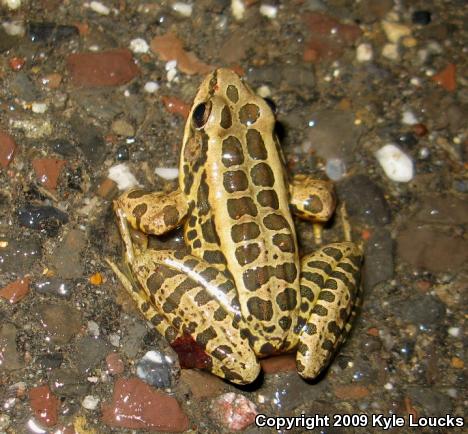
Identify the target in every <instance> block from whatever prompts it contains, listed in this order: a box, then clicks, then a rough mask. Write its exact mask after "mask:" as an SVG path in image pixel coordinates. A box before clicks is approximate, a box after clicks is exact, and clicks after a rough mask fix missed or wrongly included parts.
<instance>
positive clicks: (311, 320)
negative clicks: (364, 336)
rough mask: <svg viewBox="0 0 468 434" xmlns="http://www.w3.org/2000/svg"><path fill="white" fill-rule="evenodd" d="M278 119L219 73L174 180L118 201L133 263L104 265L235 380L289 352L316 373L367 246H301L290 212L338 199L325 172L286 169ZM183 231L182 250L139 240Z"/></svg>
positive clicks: (319, 212)
mask: <svg viewBox="0 0 468 434" xmlns="http://www.w3.org/2000/svg"><path fill="white" fill-rule="evenodd" d="M275 122H276V119H275V114H274V113H273V110H272V108H271V106H270V104H269V103H268V101H266V100H265V99H263V98H262V97H260V96H258V95H257V94H256V93H255V92H254V91H253V90H252V89H251V87H250V86H249V85H248V84H247V83H245V81H244V80H243V79H242V78H241V77H240V76H239V75H238V74H237V73H235V72H233V71H232V70H229V69H224V68H219V69H216V70H214V71H213V72H211V73H210V74H209V75H208V76H207V77H206V78H205V79H204V80H203V82H202V84H201V85H200V87H199V90H198V92H197V94H196V96H195V98H194V102H193V105H192V107H191V109H190V113H189V115H188V118H187V122H186V125H185V130H184V137H183V142H182V147H181V153H180V162H179V175H178V188H177V189H176V190H174V191H172V192H170V193H165V192H162V191H150V190H145V189H142V188H134V189H130V190H128V191H126V192H124V193H123V194H122V195H120V196H119V197H118V198H117V199H116V200H115V201H114V204H113V206H114V210H115V213H116V216H117V221H118V227H119V230H120V233H121V237H122V239H123V243H124V246H125V263H126V267H127V269H128V270H127V272H123V271H122V270H121V269H120V268H118V267H117V266H116V265H115V264H114V263H112V262H111V261H109V264H110V266H111V267H112V269H113V270H114V272H115V273H116V274H117V276H118V277H119V279H120V281H121V282H122V283H123V286H124V287H125V289H126V290H127V291H128V293H129V294H130V295H131V297H132V298H133V300H134V301H135V303H136V305H137V307H138V310H139V311H140V312H141V313H142V314H143V315H144V317H145V318H146V319H147V320H148V321H149V323H151V324H152V325H153V326H154V327H155V328H156V330H157V331H158V332H159V333H160V334H161V335H163V336H164V337H165V338H166V339H167V341H168V342H169V343H170V344H171V343H172V344H173V343H175V342H177V341H178V340H179V339H182V338H184V337H187V336H188V337H190V338H191V339H192V341H193V342H194V343H195V344H196V345H197V346H198V347H199V348H201V349H202V350H203V352H204V355H205V356H206V363H204V368H205V369H207V370H209V371H210V372H212V373H213V374H215V375H217V376H219V377H221V378H223V379H225V380H227V381H229V382H232V383H234V384H240V385H241V384H249V383H252V382H254V381H255V379H256V378H257V377H258V375H259V373H260V371H261V368H260V359H262V358H265V357H268V356H272V355H276V354H281V353H290V352H294V351H295V352H296V368H297V372H298V373H299V375H300V376H302V377H303V378H304V379H306V380H312V379H315V378H317V377H318V376H319V375H320V374H321V373H322V372H323V371H324V370H325V369H326V368H327V366H328V364H329V363H330V360H331V359H332V357H333V355H334V354H335V353H336V351H337V348H338V347H339V346H340V344H341V343H342V342H343V341H344V340H345V338H346V336H347V334H348V331H349V329H350V324H351V319H352V318H353V315H355V312H356V305H357V301H358V300H359V296H360V291H359V275H360V266H361V260H362V248H361V246H360V245H358V244H357V243H353V242H352V241H351V240H350V239H345V240H344V241H341V242H335V243H330V244H326V245H323V246H319V247H318V248H317V249H316V250H315V251H313V252H312V253H309V254H307V255H304V256H302V257H300V255H299V251H298V240H297V235H296V228H295V224H294V221H293V215H294V216H296V218H298V219H301V220H305V221H308V222H311V224H312V225H321V224H324V223H325V222H327V221H328V220H329V219H330V218H331V217H332V215H333V213H334V211H335V208H336V196H335V194H334V189H333V185H332V183H331V182H329V181H326V180H318V179H314V178H312V177H311V176H310V175H295V176H293V177H292V178H290V177H289V176H288V173H287V170H286V164H285V159H284V155H283V152H282V149H281V146H280V143H279V141H278V138H277V135H276V134H275ZM177 228H182V230H183V236H184V244H185V247H184V248H181V249H153V248H149V247H148V244H147V240H145V241H141V237H140V241H139V242H135V241H134V239H133V237H132V231H138V232H139V233H143V234H145V235H148V236H162V235H164V234H167V233H171V231H174V230H176V229H177ZM347 238H350V237H347Z"/></svg>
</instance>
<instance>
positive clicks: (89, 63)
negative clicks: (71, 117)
mask: <svg viewBox="0 0 468 434" xmlns="http://www.w3.org/2000/svg"><path fill="white" fill-rule="evenodd" d="M67 68H68V70H69V72H70V75H71V80H72V83H73V84H74V85H75V86H77V87H87V88H93V87H106V86H121V85H122V84H125V83H128V82H129V81H130V80H132V79H133V78H135V77H136V76H137V75H139V73H140V70H139V68H138V66H136V65H135V63H134V62H133V55H132V52H131V51H130V50H127V49H117V50H110V51H101V52H98V53H75V54H70V55H69V56H68V58H67Z"/></svg>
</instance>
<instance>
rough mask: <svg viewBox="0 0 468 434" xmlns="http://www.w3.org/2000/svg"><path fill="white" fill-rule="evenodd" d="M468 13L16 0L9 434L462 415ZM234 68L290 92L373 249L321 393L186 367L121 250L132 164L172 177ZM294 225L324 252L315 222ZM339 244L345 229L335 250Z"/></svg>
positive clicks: (1, 422) (297, 153)
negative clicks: (115, 266) (148, 318)
mask: <svg viewBox="0 0 468 434" xmlns="http://www.w3.org/2000/svg"><path fill="white" fill-rule="evenodd" d="M466 12H467V6H466V3H465V2H464V1H442V0H439V1H425V2H421V1H392V0H382V1H378V2H375V1H372V0H361V1H359V2H354V1H347V0H335V1H320V0H291V1H284V2H281V1H276V0H270V1H256V0H233V1H232V2H230V1H228V0H213V1H205V0H200V1H196V2H195V1H194V2H193V3H189V2H186V3H182V2H175V1H172V2H171V1H161V2H141V1H125V0H120V1H117V0H115V1H111V0H104V1H103V2H94V1H93V2H84V1H73V2H68V1H66V2H62V1H59V0H41V1H26V0H22V1H21V0H2V2H1V4H0V21H1V26H0V80H1V87H0V186H1V190H0V273H1V274H0V297H1V298H0V432H7V433H30V432H36V433H44V432H50V433H59V432H60V433H67V434H72V433H80V434H81V433H110V432H115V433H127V432H131V430H132V429H136V430H139V429H144V428H146V429H149V430H153V431H158V430H166V431H184V430H189V431H190V432H229V431H230V430H233V429H236V428H242V427H244V426H246V425H248V424H249V423H250V422H251V421H252V415H253V414H255V412H258V413H262V414H266V415H269V416H300V415H301V414H304V415H306V416H313V415H315V414H318V415H321V416H325V415H333V414H350V415H352V414H360V415H361V418H360V419H358V420H356V419H355V418H354V419H350V420H349V421H348V422H349V423H351V424H352V425H355V424H357V423H361V424H364V423H367V426H368V428H367V429H365V430H366V431H370V430H371V427H370V424H371V417H372V415H384V416H390V415H396V416H402V417H404V418H405V426H404V428H400V430H401V431H400V432H410V431H413V430H417V428H411V427H409V426H408V419H409V416H410V415H411V416H412V417H413V420H419V421H421V423H422V424H423V423H424V421H427V419H425V417H429V416H431V417H436V416H445V415H447V414H448V415H452V416H464V414H465V408H466V404H467V401H466V399H467V398H466V381H465V371H466V369H465V366H464V360H465V345H464V343H465V339H466V338H465V332H464V327H465V318H466V290H467V286H468V285H467V273H468V269H467V259H468V240H467V235H466V225H467V223H468V202H467V200H466V195H467V191H468V180H467V177H466V169H467V156H468V139H467V135H466V129H465V128H466V119H467V112H468V93H467V87H466V83H467V81H466V80H467V78H466V58H467V57H466V42H467V38H466V15H467V14H466ZM174 60H175V62H174ZM217 66H225V67H230V68H232V69H234V70H235V71H237V72H238V73H240V74H242V75H243V76H244V77H245V79H246V81H247V82H248V83H249V84H250V85H251V86H252V87H253V88H254V89H256V90H257V92H258V93H259V94H261V95H262V96H264V97H268V98H269V99H270V100H271V101H273V102H274V105H275V106H276V108H277V118H278V121H279V133H280V136H281V142H282V145H283V149H284V152H285V155H286V158H287V162H288V170H289V172H290V173H291V174H295V173H308V174H312V175H315V176H317V177H319V178H326V177H327V176H328V177H330V178H332V179H333V180H335V181H336V186H337V192H338V196H339V199H340V201H341V202H344V203H346V206H347V211H348V214H349V220H350V223H351V225H352V228H353V237H354V239H355V240H357V241H362V242H364V244H365V263H364V266H363V304H362V308H361V311H360V314H359V316H358V318H357V321H356V323H355V326H354V330H353V332H352V334H351V336H350V338H349V339H348V342H347V343H346V345H345V346H344V347H342V348H341V350H340V351H339V354H338V355H337V357H336V358H335V359H334V361H333V363H332V365H331V367H330V369H329V370H328V371H327V372H326V375H324V376H323V378H321V379H320V381H317V382H314V383H312V384H309V383H306V382H304V381H303V380H301V379H300V378H299V377H298V375H297V374H296V373H295V372H294V363H293V362H292V359H291V358H290V357H289V356H284V357H280V358H275V359H270V360H267V361H265V364H264V370H265V373H264V375H263V376H262V378H260V379H259V380H258V382H257V383H256V384H255V385H253V386H252V387H249V388H236V387H234V386H232V385H231V384H228V383H225V382H223V381H221V380H220V379H218V378H216V377H213V376H211V375H209V374H205V373H203V372H200V371H196V370H186V369H182V371H180V369H179V365H178V362H177V356H176V355H175V354H174V353H173V352H172V350H171V349H170V348H169V347H168V346H167V344H166V343H165V341H164V340H163V339H162V338H161V337H159V336H158V335H157V333H156V332H155V331H153V330H152V329H151V327H150V326H149V325H148V324H147V323H146V322H145V321H144V320H143V319H142V317H141V316H140V315H139V314H138V312H137V311H136V309H135V308H134V307H133V304H132V302H131V300H130V299H129V297H128V296H127V295H126V294H125V292H124V290H123V288H122V286H121V285H120V283H119V282H118V281H117V280H116V278H115V276H114V275H113V273H112V272H111V271H110V269H109V267H108V266H107V264H106V263H105V262H104V258H105V257H111V258H113V259H114V260H116V261H117V260H118V259H119V258H120V256H121V244H120V239H119V236H118V233H117V228H116V226H115V223H114V217H113V214H112V210H111V201H112V199H113V198H115V197H116V195H117V194H118V191H119V187H120V188H125V185H124V184H125V182H127V181H129V182H132V176H130V175H128V174H126V172H129V173H130V174H133V176H134V177H136V180H137V181H138V182H139V183H140V184H141V185H143V186H145V187H148V188H153V189H155V190H165V191H170V190H171V189H173V188H174V185H175V184H174V181H173V180H171V179H169V178H171V177H173V176H174V170H172V169H174V168H176V167H177V162H178V158H179V155H178V152H179V149H180V143H181V139H182V133H183V126H184V122H185V116H186V115H187V110H188V109H189V107H190V104H191V100H192V98H193V96H194V94H195V92H196V89H197V86H198V85H199V83H200V82H201V80H202V78H203V76H204V75H205V74H206V73H207V72H208V71H210V70H211V69H212V68H214V67H217ZM122 165H123V166H122ZM133 181H135V180H133ZM297 227H298V231H299V240H300V244H301V246H302V248H303V251H304V252H309V251H312V250H313V249H314V240H313V234H312V231H311V227H310V226H309V225H307V224H304V223H299V222H298V225H297ZM341 238H342V231H341V227H340V222H339V219H335V220H334V221H333V222H331V223H330V224H329V225H328V226H327V228H326V229H325V232H324V241H325V242H328V241H332V240H333V241H334V240H339V239H341ZM164 242H166V243H167V242H169V243H171V242H172V241H170V240H169V241H167V240H165V241H164ZM148 384H149V385H148ZM228 392H234V393H236V394H240V395H242V396H244V397H245V398H247V399H248V401H247V400H245V401H241V398H239V397H237V396H233V395H227V397H226V396H225V395H224V394H225V393H228ZM229 399H230V401H229ZM226 400H227V401H226ZM233 400H234V401H233ZM236 400H237V401H236ZM229 411H234V412H237V413H238V414H239V419H238V420H237V419H235V418H229V416H228V414H227V413H226V412H229ZM444 420H446V419H445V418H444ZM236 421H237V422H236ZM332 422H333V420H331V422H330V425H333V424H332ZM343 422H344V423H347V422H346V420H345V419H343ZM395 423H396V422H394V424H395ZM229 424H230V425H229ZM393 426H394V425H393ZM321 430H322V431H324V432H330V433H332V432H333V433H336V432H353V431H355V430H356V431H359V429H358V428H352V427H347V428H346V427H342V428H340V427H337V426H330V427H328V428H322V429H321ZM423 430H425V431H427V432H454V431H456V430H459V431H461V430H462V428H451V427H449V428H444V427H440V426H439V427H438V428H437V427H431V428H423ZM271 431H274V430H273V429H271V428H264V429H263V430H261V429H260V428H256V427H255V425H254V424H251V425H249V426H248V427H247V428H246V431H245V432H251V433H254V432H271ZM303 431H304V429H299V428H298V429H297V432H303ZM360 431H361V432H363V431H362V430H360ZM397 431H399V429H396V428H395V432H397Z"/></svg>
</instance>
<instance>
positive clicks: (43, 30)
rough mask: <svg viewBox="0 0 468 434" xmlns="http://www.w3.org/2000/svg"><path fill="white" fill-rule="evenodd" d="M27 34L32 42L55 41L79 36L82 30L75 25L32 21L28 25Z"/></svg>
mask: <svg viewBox="0 0 468 434" xmlns="http://www.w3.org/2000/svg"><path fill="white" fill-rule="evenodd" d="M27 34H28V37H29V38H30V39H31V41H32V42H52V43H54V42H61V41H66V40H67V39H70V38H72V37H74V36H79V34H80V32H79V31H78V28H77V27H75V26H63V25H57V24H55V23H34V22H32V23H31V22H30V23H29V24H28V27H27Z"/></svg>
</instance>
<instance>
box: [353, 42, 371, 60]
mask: <svg viewBox="0 0 468 434" xmlns="http://www.w3.org/2000/svg"><path fill="white" fill-rule="evenodd" d="M373 56H374V52H373V50H372V45H371V44H368V43H366V42H364V43H362V44H359V45H358V47H357V48H356V60H357V61H358V62H368V61H369V60H372V57H373Z"/></svg>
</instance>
